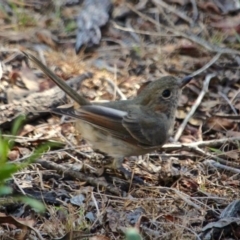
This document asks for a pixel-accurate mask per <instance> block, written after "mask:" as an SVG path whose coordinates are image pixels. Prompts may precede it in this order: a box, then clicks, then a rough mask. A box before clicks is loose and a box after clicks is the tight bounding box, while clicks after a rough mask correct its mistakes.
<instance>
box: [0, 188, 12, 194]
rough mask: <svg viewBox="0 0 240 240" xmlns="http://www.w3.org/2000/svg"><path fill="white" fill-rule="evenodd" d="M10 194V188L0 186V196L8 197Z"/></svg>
mask: <svg viewBox="0 0 240 240" xmlns="http://www.w3.org/2000/svg"><path fill="white" fill-rule="evenodd" d="M11 193H12V188H10V187H7V186H0V196H1V195H8V194H11Z"/></svg>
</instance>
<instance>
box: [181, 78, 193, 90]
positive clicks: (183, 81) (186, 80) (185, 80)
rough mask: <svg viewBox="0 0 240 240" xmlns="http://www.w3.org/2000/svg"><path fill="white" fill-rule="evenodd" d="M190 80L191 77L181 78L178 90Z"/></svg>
mask: <svg viewBox="0 0 240 240" xmlns="http://www.w3.org/2000/svg"><path fill="white" fill-rule="evenodd" d="M192 78H193V77H192V76H187V77H185V78H183V79H182V82H181V83H180V88H183V87H184V86H185V85H187V84H188V83H189V82H190V81H191V80H192Z"/></svg>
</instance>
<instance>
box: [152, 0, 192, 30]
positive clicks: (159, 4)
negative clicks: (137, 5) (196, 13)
mask: <svg viewBox="0 0 240 240" xmlns="http://www.w3.org/2000/svg"><path fill="white" fill-rule="evenodd" d="M153 2H154V3H155V4H156V5H157V7H158V8H159V7H162V8H165V9H167V10H168V11H170V12H173V13H174V14H175V15H177V16H178V17H180V18H181V19H183V20H185V21H186V22H188V23H189V24H190V25H191V26H193V25H194V22H193V20H192V19H191V18H189V17H188V16H186V14H184V13H183V12H182V11H179V10H177V9H176V8H174V7H172V6H170V5H169V4H167V3H165V2H163V1H162V0H153Z"/></svg>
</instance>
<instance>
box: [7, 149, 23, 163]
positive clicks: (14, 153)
mask: <svg viewBox="0 0 240 240" xmlns="http://www.w3.org/2000/svg"><path fill="white" fill-rule="evenodd" d="M19 156H20V153H19V151H18V150H11V151H9V153H8V159H9V160H10V161H14V160H16V159H18V158H19Z"/></svg>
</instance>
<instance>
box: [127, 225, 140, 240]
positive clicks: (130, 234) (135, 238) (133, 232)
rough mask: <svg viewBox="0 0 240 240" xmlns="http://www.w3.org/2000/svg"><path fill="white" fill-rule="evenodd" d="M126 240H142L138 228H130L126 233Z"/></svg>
mask: <svg viewBox="0 0 240 240" xmlns="http://www.w3.org/2000/svg"><path fill="white" fill-rule="evenodd" d="M126 240H142V238H141V236H140V234H139V233H138V230H137V229H136V228H129V229H128V230H127V232H126Z"/></svg>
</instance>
